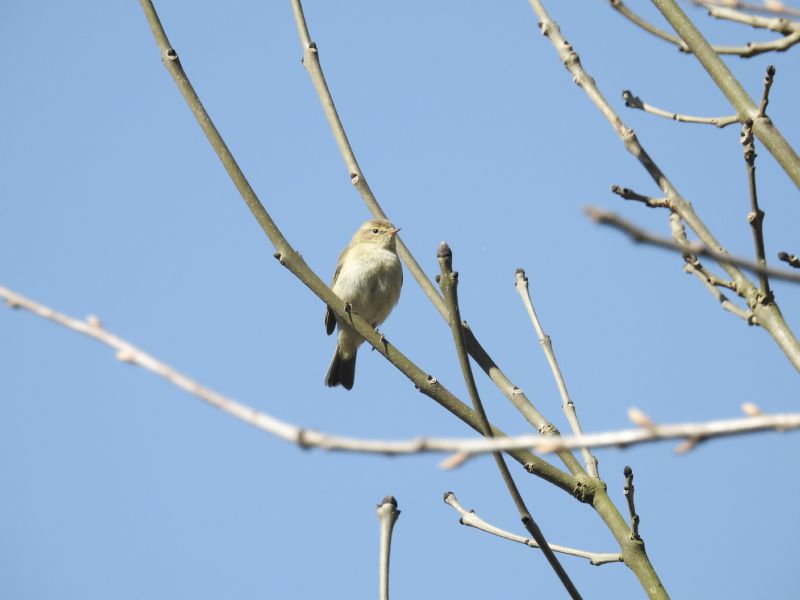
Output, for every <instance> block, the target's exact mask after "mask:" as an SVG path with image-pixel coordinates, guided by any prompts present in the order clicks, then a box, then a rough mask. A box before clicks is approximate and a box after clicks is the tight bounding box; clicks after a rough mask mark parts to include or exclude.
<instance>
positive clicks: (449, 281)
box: [436, 242, 597, 600]
mask: <svg viewBox="0 0 800 600" xmlns="http://www.w3.org/2000/svg"><path fill="white" fill-rule="evenodd" d="M436 256H437V258H438V259H439V270H440V274H439V277H438V278H437V280H438V282H439V286H440V287H441V290H442V296H444V301H445V304H446V305H447V312H448V314H449V321H450V330H451V332H452V335H453V343H454V344H455V347H456V354H457V355H458V362H459V365H460V366H461V372H462V374H463V376H464V382H465V383H466V384H467V390H468V391H469V396H470V399H471V400H472V405H473V408H474V409H475V412H476V413H477V414H478V416H479V417H480V419H481V421H482V433H483V435H484V437H487V438H491V437H493V436H492V426H491V425H490V424H489V418H488V417H487V416H486V410H485V409H484V407H483V402H482V401H481V397H480V394H479V393H478V386H477V385H476V384H475V378H474V377H473V375H472V367H471V366H470V363H469V356H468V355H467V348H466V344H465V343H464V331H463V329H462V327H461V309H460V307H459V304H458V272H457V271H453V252H452V250H450V246H448V245H447V243H446V242H442V243H441V244H439V250H438V252H437V253H436ZM578 432H580V429H579V431H578ZM585 452H588V450H585ZM492 457H493V458H494V461H495V463H496V464H497V469H498V470H499V471H500V475H501V477H502V478H503V482H504V483H505V484H506V488H507V489H508V493H509V494H510V495H511V498H512V500H513V501H514V504H515V506H516V507H517V511H518V512H519V516H520V520H521V521H522V524H523V526H524V527H525V529H526V530H527V531H528V533H530V534H531V536H532V537H533V539H534V540H536V543H537V545H538V546H539V548H541V549H542V553H543V554H544V556H545V558H546V559H547V562H548V564H549V565H550V568H552V569H553V571H554V572H555V574H556V575H557V576H558V579H559V580H560V581H561V584H562V585H563V586H564V588H565V589H566V590H567V593H568V594H569V595H570V597H572V598H575V599H576V600H580V598H581V595H580V593H579V592H578V588H576V587H575V584H574V583H573V582H572V580H571V579H570V577H569V575H568V574H567V572H566V570H564V567H563V565H562V564H561V563H560V562H559V560H558V557H557V556H556V555H555V553H554V552H553V550H551V549H550V545H549V544H548V543H547V540H546V539H545V537H544V533H542V530H541V528H540V527H539V525H538V524H537V523H536V521H535V520H534V518H533V515H531V513H530V511H529V510H528V507H527V505H526V504H525V500H524V499H523V498H522V494H520V492H519V488H518V487H517V484H516V482H515V481H514V477H513V476H512V475H511V471H509V469H508V465H507V464H506V461H505V458H503V453H502V452H493V453H492ZM595 477H597V475H596V471H595Z"/></svg>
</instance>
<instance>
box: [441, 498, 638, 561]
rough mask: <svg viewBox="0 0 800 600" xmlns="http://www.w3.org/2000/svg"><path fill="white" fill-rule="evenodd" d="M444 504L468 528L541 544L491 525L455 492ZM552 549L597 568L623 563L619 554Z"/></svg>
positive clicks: (537, 546) (555, 547) (520, 542)
mask: <svg viewBox="0 0 800 600" xmlns="http://www.w3.org/2000/svg"><path fill="white" fill-rule="evenodd" d="M444 502H445V504H447V505H449V506H451V507H453V509H455V511H456V512H457V513H458V514H459V515H460V517H461V518H460V519H459V523H461V524H462V525H466V526H467V527H474V528H475V529H479V530H481V531H485V532H486V533H490V534H492V535H496V536H497V537H501V538H503V539H506V540H510V541H512V542H517V543H519V544H524V545H526V546H528V547H529V548H539V544H537V543H536V541H535V540H532V539H530V538H526V537H524V536H521V535H517V534H516V533H511V532H510V531H506V530H505V529H500V528H499V527H495V526H494V525H492V524H491V523H489V522H487V521H485V520H483V519H482V518H481V517H479V516H478V515H477V513H475V511H474V510H466V509H465V508H464V507H463V506H461V504H460V503H459V502H458V498H456V495H455V494H454V493H453V492H446V493H445V494H444ZM550 548H551V549H552V550H553V551H554V552H560V553H561V554H569V555H571V556H577V557H580V558H585V559H587V560H588V561H589V562H590V563H591V564H593V565H596V566H600V565H605V564H608V563H615V562H622V555H621V554H619V553H616V554H614V553H611V552H588V551H587V550H578V549H577V548H569V547H567V546H559V545H558V544H550Z"/></svg>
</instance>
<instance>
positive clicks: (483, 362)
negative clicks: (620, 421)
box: [292, 0, 582, 475]
mask: <svg viewBox="0 0 800 600" xmlns="http://www.w3.org/2000/svg"><path fill="white" fill-rule="evenodd" d="M292 9H293V11H294V17H295V25H296V27H297V32H298V35H299V37H300V44H301V46H302V48H303V65H304V66H305V68H306V70H307V72H308V74H309V77H310V78H311V81H312V83H313V85H314V89H315V90H316V92H317V95H318V97H319V100H320V103H321V105H322V108H323V111H324V113H325V117H326V119H327V121H328V125H329V126H330V128H331V131H332V133H333V137H334V139H335V140H336V144H337V146H338V148H339V152H340V153H341V155H342V158H343V160H344V163H345V165H346V167H347V169H348V173H349V174H350V181H351V182H352V183H353V185H354V186H355V188H356V190H357V191H358V192H359V194H360V195H361V198H362V200H363V201H364V203H365V204H366V206H367V208H368V209H369V210H370V212H372V214H373V215H375V216H377V217H380V218H387V216H386V213H385V212H384V211H383V208H382V207H381V206H380V204H379V203H378V200H377V198H376V197H375V194H374V193H373V192H372V189H371V188H370V186H369V184H368V183H367V179H366V177H365V176H364V173H363V171H362V170H361V167H359V165H358V161H357V160H356V156H355V152H354V151H353V148H352V146H351V145H350V141H349V139H348V138H347V133H346V131H345V129H344V125H342V121H341V119H340V118H339V114H338V112H337V110H336V104H335V103H334V101H333V96H332V95H331V91H330V88H329V87H328V84H327V82H326V80H325V74H324V72H323V70H322V65H321V63H320V60H319V48H318V47H317V45H316V44H315V43H314V42H313V41H312V40H311V35H310V33H309V30H308V23H307V22H306V18H305V15H304V13H303V5H302V2H301V0H292ZM398 254H399V255H400V258H401V259H402V261H403V263H405V265H406V267H407V268H408V270H409V271H410V272H411V274H412V276H413V277H414V279H415V280H416V281H417V283H418V284H419V285H420V287H421V288H422V290H423V292H424V293H425V295H426V296H427V297H428V299H429V300H430V301H431V302H432V303H433V305H434V306H435V307H436V309H437V310H438V311H439V314H441V315H442V317H443V318H444V319H445V320H447V319H448V315H447V308H446V307H445V304H444V300H443V299H442V296H441V295H440V294H439V293H438V292H437V291H436V288H435V287H434V286H433V284H432V283H431V281H430V279H428V276H427V275H426V274H425V272H424V271H423V270H422V267H420V265H419V263H418V262H417V259H416V258H415V257H414V255H413V254H411V251H410V250H409V249H408V248H407V247H406V245H405V244H404V243H403V242H402V240H399V238H398ZM463 328H464V336H465V337H464V339H465V342H466V344H467V348H468V350H469V354H470V356H472V358H474V359H475V362H476V363H477V364H478V365H479V366H480V367H481V369H483V371H484V372H485V373H486V375H488V377H489V379H491V380H492V382H493V383H494V384H495V385H496V386H497V388H498V389H499V390H500V391H501V392H502V393H503V395H504V396H505V397H506V398H507V399H508V400H509V401H510V402H511V403H512V404H513V405H514V407H515V408H516V409H517V410H518V411H519V412H520V414H522V416H523V417H524V418H525V419H526V420H527V421H528V422H529V423H530V424H531V425H532V426H533V427H535V428H536V429H537V430H538V431H539V432H540V433H541V434H542V435H545V436H551V435H559V431H558V429H557V428H556V427H555V425H553V424H552V423H551V422H550V421H548V420H547V419H546V418H545V416H544V415H542V413H540V412H539V410H538V409H537V408H536V407H535V406H534V405H533V403H532V402H531V401H530V400H529V399H528V397H527V396H526V395H525V393H524V392H523V391H522V389H520V388H519V387H518V386H516V385H514V383H513V382H512V381H511V380H510V379H509V378H508V377H507V376H506V374H505V373H504V372H503V371H502V370H501V369H500V367H499V366H497V363H495V361H494V360H493V359H492V357H491V356H489V354H488V352H486V350H485V349H484V348H483V346H482V345H481V344H480V342H479V341H478V339H477V338H476V337H475V335H474V334H473V332H472V330H471V329H470V328H469V327H467V325H466V324H464V325H463ZM558 456H559V458H560V459H561V461H562V462H563V463H564V465H565V466H566V467H567V469H569V471H570V473H572V474H573V475H577V474H579V473H580V472H582V469H581V466H580V463H579V462H578V460H577V459H576V458H575V457H574V456H573V455H572V453H571V452H560V453H559V455H558Z"/></svg>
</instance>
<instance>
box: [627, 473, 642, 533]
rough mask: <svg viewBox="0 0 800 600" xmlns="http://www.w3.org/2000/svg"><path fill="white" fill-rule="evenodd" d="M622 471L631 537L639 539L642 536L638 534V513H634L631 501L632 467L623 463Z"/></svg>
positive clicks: (634, 508) (634, 509) (634, 507)
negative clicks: (623, 468)
mask: <svg viewBox="0 0 800 600" xmlns="http://www.w3.org/2000/svg"><path fill="white" fill-rule="evenodd" d="M624 472H625V488H624V489H623V493H624V494H625V500H627V501H628V513H629V514H630V516H631V539H632V540H641V539H642V538H641V537H640V536H639V515H637V514H636V506H635V505H634V502H633V490H634V488H633V469H631V468H630V467H629V466H627V465H625V470H624Z"/></svg>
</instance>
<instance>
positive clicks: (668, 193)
mask: <svg viewBox="0 0 800 600" xmlns="http://www.w3.org/2000/svg"><path fill="white" fill-rule="evenodd" d="M529 3H530V5H531V7H532V8H533V10H534V12H535V13H536V16H537V17H538V20H539V29H540V31H541V33H542V35H544V36H545V37H547V39H548V40H549V41H550V43H551V44H552V46H553V48H554V49H555V50H556V52H557V54H558V57H559V59H560V60H561V62H562V63H563V64H564V66H565V67H566V69H567V70H568V71H569V73H570V74H571V75H572V80H573V81H574V82H575V83H576V84H577V85H578V86H579V87H580V88H581V89H582V90H583V91H584V92H585V93H586V95H587V97H588V98H589V99H590V100H591V101H592V102H593V103H594V104H595V106H597V108H598V109H599V110H600V112H601V114H602V115H603V117H604V118H605V119H606V120H607V121H608V123H609V124H610V125H611V127H612V128H613V129H614V132H615V133H616V134H617V135H618V136H619V138H620V140H621V141H622V143H623V144H624V146H625V149H626V150H628V152H629V153H630V154H631V155H632V156H633V157H634V158H636V160H638V161H639V163H640V164H641V165H642V167H643V168H644V169H645V170H646V171H647V173H648V174H649V175H650V177H651V178H652V179H653V181H654V182H655V183H656V185H657V186H658V188H659V189H660V190H661V191H662V192H663V194H664V196H665V197H666V199H667V200H668V201H669V203H670V210H671V211H672V212H673V213H676V214H677V215H678V216H680V218H681V219H682V220H683V221H684V222H685V223H686V224H687V226H688V227H689V228H691V230H692V231H693V232H694V234H695V235H696V236H697V237H698V238H699V240H700V241H701V242H702V243H703V244H705V245H706V246H708V247H709V248H722V244H720V243H719V242H718V241H717V239H716V238H715V236H714V234H713V233H712V232H711V231H710V230H709V228H708V227H707V226H706V224H705V223H704V222H703V220H702V219H701V218H700V216H699V215H698V214H697V212H696V211H695V210H694V207H693V206H692V204H691V203H690V202H689V201H688V200H686V199H685V198H683V196H682V195H681V194H680V192H679V191H678V189H677V188H676V187H675V185H674V184H673V183H672V181H671V180H670V179H669V177H667V175H666V174H665V173H664V172H663V171H662V170H661V169H660V168H659V167H658V165H657V164H656V163H655V161H654V160H653V159H652V158H651V157H650V155H649V154H648V153H647V151H646V150H645V148H644V146H643V145H642V144H641V142H640V141H639V138H638V136H637V135H636V132H635V131H634V130H633V129H631V128H629V127H628V126H627V125H626V124H625V122H624V121H623V119H622V118H621V117H620V116H619V114H617V112H616V111H615V110H614V108H613V107H612V106H611V104H610V103H609V102H608V101H607V100H606V99H605V97H604V96H603V94H602V93H601V92H600V90H599V89H598V87H597V84H596V83H595V81H594V79H593V78H592V77H591V75H589V73H587V72H586V69H584V68H583V65H582V64H581V60H580V56H578V53H577V52H576V51H575V49H574V48H573V47H572V44H570V43H569V42H568V41H567V40H566V39H565V38H564V36H563V34H562V33H561V30H560V28H559V27H558V24H557V23H556V22H555V21H553V20H552V19H551V18H550V16H549V15H548V14H547V11H546V10H545V9H544V6H542V3H541V0H529ZM731 77H732V75H731ZM762 121H764V119H759V120H758V122H759V123H761V122H762ZM763 125H764V126H766V125H767V124H766V123H763ZM721 266H722V269H723V270H724V271H725V272H726V273H727V274H728V276H729V277H730V278H731V280H732V281H733V282H734V283H735V284H736V288H737V291H738V293H739V294H740V295H741V296H742V298H744V299H745V301H746V302H747V304H748V306H749V307H750V308H751V309H752V310H753V314H754V315H755V318H756V320H757V322H758V323H759V325H761V326H762V327H763V328H764V329H765V330H766V331H767V333H769V334H770V335H771V336H772V338H773V340H775V343H776V344H778V347H779V348H780V349H781V351H782V352H783V353H784V354H785V356H786V358H787V359H788V360H789V362H791V364H792V366H794V368H795V369H796V370H798V371H800V341H798V340H797V338H796V337H795V335H794V333H793V332H792V330H791V329H790V328H789V325H788V324H787V323H786V321H785V319H784V318H783V315H782V314H781V312H780V310H779V308H778V306H777V304H776V303H775V302H774V301H773V302H771V303H768V304H762V303H760V302H759V301H758V296H759V290H758V288H757V287H756V286H755V285H754V284H753V282H752V281H751V280H750V279H748V278H747V276H746V275H745V274H744V273H743V272H742V271H741V270H740V269H739V268H738V267H736V266H735V265H732V264H723V265H721Z"/></svg>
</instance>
